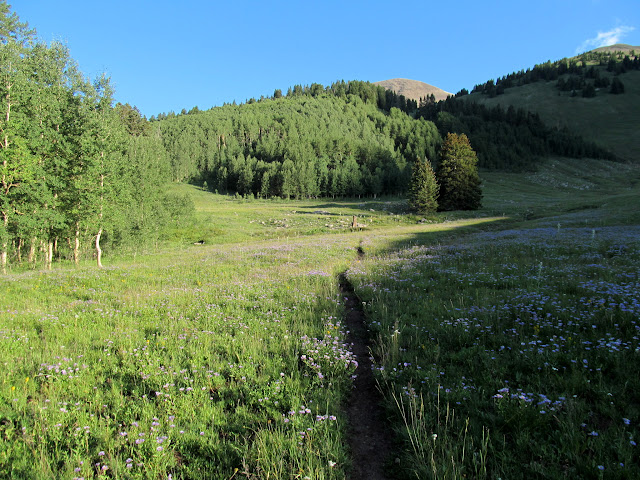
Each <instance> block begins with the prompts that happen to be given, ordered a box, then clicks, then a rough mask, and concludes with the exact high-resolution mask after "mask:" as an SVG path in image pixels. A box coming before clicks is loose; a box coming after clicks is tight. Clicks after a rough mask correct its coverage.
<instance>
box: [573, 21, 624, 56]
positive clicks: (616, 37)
mask: <svg viewBox="0 0 640 480" xmlns="http://www.w3.org/2000/svg"><path fill="white" fill-rule="evenodd" d="M634 30H635V27H628V26H624V25H623V26H620V27H616V28H613V29H611V30H609V31H608V32H598V36H597V37H595V38H591V39H589V40H585V41H584V42H583V43H582V45H580V46H579V47H578V48H576V54H578V53H583V52H586V51H588V50H593V49H594V48H599V47H607V46H609V45H615V44H616V43H620V41H621V40H622V38H623V37H624V36H625V35H627V34H628V33H631V32H632V31H634Z"/></svg>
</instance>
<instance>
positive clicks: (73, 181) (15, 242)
mask: <svg viewBox="0 0 640 480" xmlns="http://www.w3.org/2000/svg"><path fill="white" fill-rule="evenodd" d="M113 103H114V102H113V92H112V88H111V86H110V83H109V80H108V79H107V78H104V77H100V78H97V79H95V80H93V81H91V80H89V79H87V78H85V77H84V76H83V75H82V74H81V73H80V72H79V70H78V68H77V66H76V65H75V62H74V61H73V59H71V58H70V56H69V52H68V50H67V49H66V48H65V47H64V46H63V45H61V44H58V43H54V44H51V45H46V44H44V43H41V42H39V41H37V39H36V36H35V32H34V31H32V30H29V29H28V28H27V25H26V24H25V23H22V22H20V20H19V19H18V17H17V15H16V14H15V13H12V12H11V11H10V9H9V7H8V5H7V4H6V3H5V2H1V3H0V113H1V115H0V219H1V221H0V268H1V269H2V270H3V271H6V269H7V267H8V266H9V265H10V264H14V263H15V264H19V263H24V262H28V263H30V264H35V263H36V262H40V263H44V264H45V265H47V266H48V267H51V263H52V261H53V260H54V258H69V259H74V260H75V261H76V262H78V261H79V260H80V259H81V258H82V257H83V256H84V255H87V254H89V255H92V256H95V257H96V258H97V260H98V264H100V257H101V253H102V249H103V248H105V247H107V248H108V247H110V246H113V245H123V244H125V243H127V242H129V243H135V244H136V245H139V244H142V243H145V242H152V241H155V240H157V238H158V237H159V235H160V232H161V230H162V228H163V226H164V225H165V224H166V223H167V221H168V220H169V218H170V217H171V215H175V214H181V213H183V211H184V209H183V208H181V207H180V208H179V207H178V206H179V204H181V203H182V204H184V202H185V200H184V199H171V198H169V197H168V196H166V195H165V194H163V193H162V191H163V185H164V184H165V183H166V181H167V178H168V172H169V169H168V166H167V162H166V160H165V152H164V149H163V148H162V144H161V143H160V142H159V140H158V136H157V134H156V135H154V132H152V131H150V130H148V129H143V130H144V131H140V130H137V131H136V126H139V125H144V120H143V119H142V118H141V117H140V115H139V113H138V112H137V111H136V110H135V109H133V108H131V107H129V106H123V105H117V106H114V105H113ZM145 132H146V133H148V134H145ZM156 133H157V132H156Z"/></svg>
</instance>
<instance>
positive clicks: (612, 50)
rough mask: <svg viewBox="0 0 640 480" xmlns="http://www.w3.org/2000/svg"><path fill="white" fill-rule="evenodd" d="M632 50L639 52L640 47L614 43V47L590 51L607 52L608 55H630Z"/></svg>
mask: <svg viewBox="0 0 640 480" xmlns="http://www.w3.org/2000/svg"><path fill="white" fill-rule="evenodd" d="M634 50H635V51H636V52H640V47H634V46H633V45H627V44H626V43H616V44H615V45H608V46H606V47H600V48H596V49H594V50H591V51H592V52H609V53H615V52H623V53H630V52H632V51H634Z"/></svg>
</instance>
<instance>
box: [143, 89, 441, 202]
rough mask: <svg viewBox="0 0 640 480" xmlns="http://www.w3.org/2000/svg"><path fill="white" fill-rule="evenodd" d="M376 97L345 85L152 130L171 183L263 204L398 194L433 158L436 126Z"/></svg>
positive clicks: (178, 119)
mask: <svg viewBox="0 0 640 480" xmlns="http://www.w3.org/2000/svg"><path fill="white" fill-rule="evenodd" d="M380 88H382V87H377V86H374V85H371V84H369V83H367V82H349V83H343V82H340V83H338V84H334V85H333V86H332V87H331V88H330V89H323V88H320V87H318V88H317V89H316V90H317V91H316V90H314V89H307V90H305V89H301V90H300V92H301V93H292V94H291V95H286V96H282V97H278V96H277V95H276V96H275V98H273V99H263V100H262V101H259V102H253V103H246V104H243V105H225V106H223V107H218V108H213V109H211V110H209V111H206V112H199V113H198V114H191V115H177V116H174V117H171V118H166V119H165V120H163V121H161V122H157V123H153V125H157V126H158V128H159V132H160V135H161V138H162V141H163V144H164V147H165V148H166V150H167V153H168V156H169V159H170V164H171V175H172V179H173V180H174V181H178V182H179V181H195V182H197V183H200V184H204V182H206V185H207V187H208V188H209V189H210V190H212V191H218V192H220V193H227V192H232V193H238V194H240V195H255V196H258V197H263V198H268V197H283V198H301V197H318V196H326V197H336V196H359V195H380V194H401V193H404V191H405V190H406V188H407V185H408V180H409V176H410V164H411V162H412V161H413V159H414V158H415V157H416V156H420V157H422V158H435V156H436V152H437V149H438V147H439V145H440V142H441V137H440V135H439V133H438V130H437V128H436V127H435V125H434V124H433V123H432V122H429V121H426V120H414V119H413V118H411V117H410V116H409V115H407V114H406V113H404V112H402V111H401V110H400V109H397V108H395V107H392V108H391V109H390V111H389V113H388V114H387V113H386V112H385V111H384V110H383V109H380V101H381V98H382V97H381V92H380ZM292 92H298V89H296V88H295V87H294V88H293V90H292ZM305 92H306V93H305ZM349 92H356V93H349ZM374 92H378V93H376V94H375V95H374ZM385 95H386V94H385ZM363 97H364V98H365V99H364V100H363ZM385 98H386V96H385ZM389 98H395V97H389Z"/></svg>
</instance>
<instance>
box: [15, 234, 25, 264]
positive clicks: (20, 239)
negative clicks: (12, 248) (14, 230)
mask: <svg viewBox="0 0 640 480" xmlns="http://www.w3.org/2000/svg"><path fill="white" fill-rule="evenodd" d="M22 245H23V242H22V237H20V238H19V239H18V248H16V251H17V253H18V263H22Z"/></svg>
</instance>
